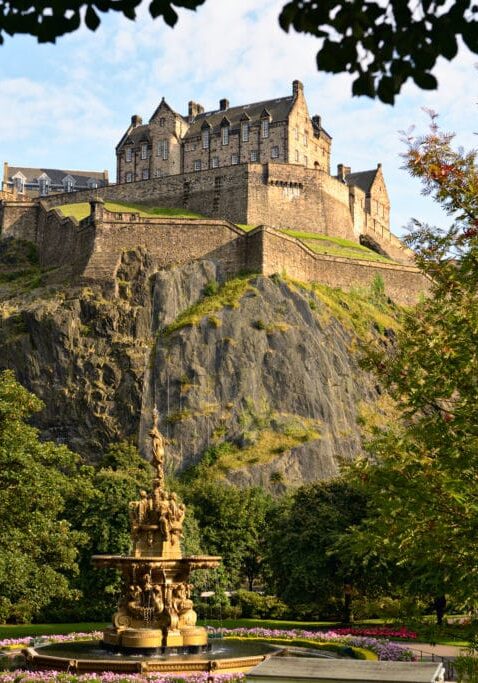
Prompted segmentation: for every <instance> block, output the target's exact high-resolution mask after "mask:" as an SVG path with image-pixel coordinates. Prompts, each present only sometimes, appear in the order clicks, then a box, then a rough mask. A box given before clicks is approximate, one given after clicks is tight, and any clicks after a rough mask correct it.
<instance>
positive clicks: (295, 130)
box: [294, 126, 299, 140]
mask: <svg viewBox="0 0 478 683" xmlns="http://www.w3.org/2000/svg"><path fill="white" fill-rule="evenodd" d="M294 134H295V139H296V140H298V139H299V129H298V128H297V126H296V127H295V128H294Z"/></svg>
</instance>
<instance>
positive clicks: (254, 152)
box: [251, 149, 259, 161]
mask: <svg viewBox="0 0 478 683" xmlns="http://www.w3.org/2000/svg"><path fill="white" fill-rule="evenodd" d="M258 158H259V155H258V153H257V149H253V150H252V152H251V161H257V160H258Z"/></svg>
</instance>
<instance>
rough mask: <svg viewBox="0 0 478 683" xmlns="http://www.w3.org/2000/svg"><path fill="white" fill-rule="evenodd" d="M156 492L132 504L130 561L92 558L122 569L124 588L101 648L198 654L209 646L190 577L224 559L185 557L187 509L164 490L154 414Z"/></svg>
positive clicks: (161, 439)
mask: <svg viewBox="0 0 478 683" xmlns="http://www.w3.org/2000/svg"><path fill="white" fill-rule="evenodd" d="M149 435H150V437H151V442H152V455H153V465H154V468H155V470H156V474H155V477H154V479H153V482H152V491H151V492H150V493H148V492H147V491H141V492H140V499H139V500H135V501H132V502H131V503H130V504H129V510H130V519H131V537H132V541H133V550H132V555H131V556H124V555H94V556H93V557H92V562H93V565H94V566H95V567H98V568H105V567H114V568H116V569H121V571H122V574H123V588H122V594H121V597H120V600H119V604H118V608H117V611H116V612H115V614H114V615H113V624H112V626H111V627H110V628H107V629H106V630H105V631H103V646H104V647H105V648H107V649H111V650H114V651H118V652H124V653H129V654H133V653H139V652H145V651H146V652H148V651H149V652H151V651H155V650H158V649H161V650H163V651H165V650H166V649H167V648H174V649H175V650H177V651H178V652H184V653H195V652H200V651H201V650H202V649H205V648H206V646H207V631H206V629H205V628H203V627H199V626H196V619H197V615H196V612H195V611H194V605H193V601H192V600H191V588H192V586H191V583H190V581H189V578H190V574H191V571H193V570H195V569H212V568H215V567H217V566H218V565H219V563H220V561H221V558H220V557H211V556H192V557H182V555H181V538H182V535H183V534H182V527H183V521H184V516H185V512H186V509H185V506H184V505H183V503H179V502H178V498H177V495H176V494H175V493H170V492H169V491H167V489H166V485H165V481H164V443H165V440H164V437H163V435H162V434H161V432H160V431H159V428H158V412H157V410H156V408H155V409H154V410H153V427H152V429H151V431H150V432H149Z"/></svg>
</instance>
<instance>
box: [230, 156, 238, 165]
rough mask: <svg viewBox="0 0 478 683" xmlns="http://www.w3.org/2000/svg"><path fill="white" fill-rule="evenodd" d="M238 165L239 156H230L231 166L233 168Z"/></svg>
mask: <svg viewBox="0 0 478 683" xmlns="http://www.w3.org/2000/svg"><path fill="white" fill-rule="evenodd" d="M238 163H239V156H238V155H237V154H231V164H232V165H233V166H235V165H236V164H238Z"/></svg>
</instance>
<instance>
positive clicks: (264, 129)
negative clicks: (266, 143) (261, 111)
mask: <svg viewBox="0 0 478 683" xmlns="http://www.w3.org/2000/svg"><path fill="white" fill-rule="evenodd" d="M261 132H262V137H263V138H268V137H269V121H268V120H267V119H263V120H262V121H261Z"/></svg>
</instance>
